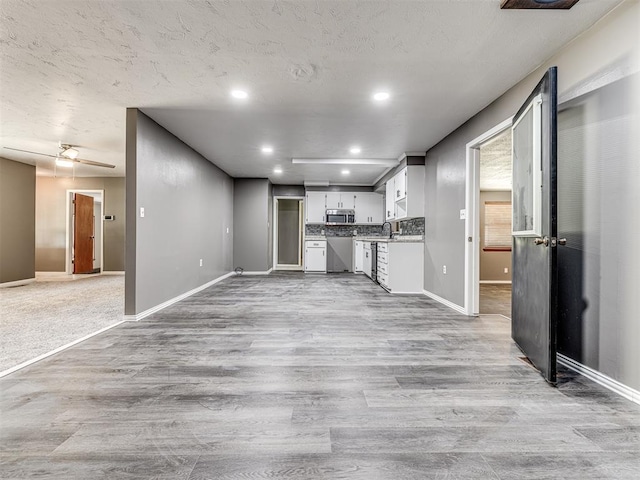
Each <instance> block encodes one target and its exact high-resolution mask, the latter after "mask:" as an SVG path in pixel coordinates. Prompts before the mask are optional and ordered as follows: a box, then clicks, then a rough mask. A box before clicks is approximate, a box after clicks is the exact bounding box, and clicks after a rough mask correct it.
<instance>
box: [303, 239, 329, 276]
mask: <svg viewBox="0 0 640 480" xmlns="http://www.w3.org/2000/svg"><path fill="white" fill-rule="evenodd" d="M304 271H305V273H327V241H326V240H313V241H306V242H304Z"/></svg>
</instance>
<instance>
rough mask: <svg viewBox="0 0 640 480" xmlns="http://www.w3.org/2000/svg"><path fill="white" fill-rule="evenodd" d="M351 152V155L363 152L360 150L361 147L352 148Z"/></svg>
mask: <svg viewBox="0 0 640 480" xmlns="http://www.w3.org/2000/svg"><path fill="white" fill-rule="evenodd" d="M349 151H350V152H351V153H353V154H354V155H356V154H358V153H360V152H361V151H362V150H361V149H360V147H351V148H350V149H349Z"/></svg>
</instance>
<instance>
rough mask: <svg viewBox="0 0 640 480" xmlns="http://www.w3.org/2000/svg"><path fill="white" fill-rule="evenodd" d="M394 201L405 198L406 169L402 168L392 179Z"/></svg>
mask: <svg viewBox="0 0 640 480" xmlns="http://www.w3.org/2000/svg"><path fill="white" fill-rule="evenodd" d="M394 190H395V197H394V198H395V200H396V201H398V200H402V199H403V198H406V197H407V169H406V168H403V169H402V170H400V171H399V172H398V173H397V174H396V176H395V177H394Z"/></svg>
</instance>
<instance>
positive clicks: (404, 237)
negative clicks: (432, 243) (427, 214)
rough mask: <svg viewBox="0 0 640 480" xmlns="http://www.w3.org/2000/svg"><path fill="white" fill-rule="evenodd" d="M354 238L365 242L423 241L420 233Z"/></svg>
mask: <svg viewBox="0 0 640 480" xmlns="http://www.w3.org/2000/svg"><path fill="white" fill-rule="evenodd" d="M353 239H354V240H361V241H365V242H384V243H390V242H391V243H424V237H423V236H422V235H400V236H399V237H394V238H389V237H366V236H364V237H359V236H355V237H353Z"/></svg>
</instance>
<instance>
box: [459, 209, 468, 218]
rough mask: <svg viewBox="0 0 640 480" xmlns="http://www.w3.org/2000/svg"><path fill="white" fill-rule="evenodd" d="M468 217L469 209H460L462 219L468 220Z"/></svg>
mask: <svg viewBox="0 0 640 480" xmlns="http://www.w3.org/2000/svg"><path fill="white" fill-rule="evenodd" d="M466 219H467V210H466V209H464V208H463V209H462V210H460V220H466Z"/></svg>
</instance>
